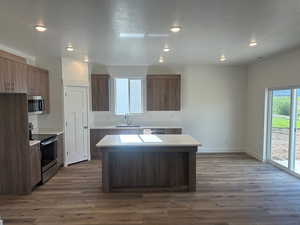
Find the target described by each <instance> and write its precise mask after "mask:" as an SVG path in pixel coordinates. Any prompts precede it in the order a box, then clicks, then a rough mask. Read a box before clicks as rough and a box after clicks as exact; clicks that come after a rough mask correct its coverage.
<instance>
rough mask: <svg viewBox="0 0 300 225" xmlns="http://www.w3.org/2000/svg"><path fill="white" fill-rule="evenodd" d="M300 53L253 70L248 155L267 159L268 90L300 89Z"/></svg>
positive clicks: (249, 106)
mask: <svg viewBox="0 0 300 225" xmlns="http://www.w3.org/2000/svg"><path fill="white" fill-rule="evenodd" d="M299 59H300V49H297V50H294V51H291V52H288V53H284V54H281V55H278V56H274V57H271V58H269V59H267V60H265V61H263V62H260V63H256V64H253V65H251V66H249V71H248V93H247V95H248V108H247V111H248V124H247V128H248V129H247V152H248V153H249V154H251V155H252V156H254V157H256V158H259V159H263V152H264V111H265V90H266V89H267V88H273V87H285V86H290V85H300V72H299V71H300V61H299Z"/></svg>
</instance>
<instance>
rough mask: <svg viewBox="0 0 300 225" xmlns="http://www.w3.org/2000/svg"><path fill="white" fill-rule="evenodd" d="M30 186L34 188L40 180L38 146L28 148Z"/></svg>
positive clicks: (39, 152)
mask: <svg viewBox="0 0 300 225" xmlns="http://www.w3.org/2000/svg"><path fill="white" fill-rule="evenodd" d="M30 156H31V157H30V159H31V186H32V187H34V186H36V185H37V184H38V183H39V182H40V181H41V180H42V171H41V151H40V145H39V144H36V145H34V146H30Z"/></svg>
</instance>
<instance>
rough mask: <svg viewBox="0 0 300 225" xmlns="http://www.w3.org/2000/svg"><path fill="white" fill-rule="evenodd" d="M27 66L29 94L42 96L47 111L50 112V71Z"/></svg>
mask: <svg viewBox="0 0 300 225" xmlns="http://www.w3.org/2000/svg"><path fill="white" fill-rule="evenodd" d="M27 68H28V71H27V78H28V79H27V83H28V95H33V96H42V97H43V99H44V102H45V112H46V113H49V112H50V107H49V105H50V103H49V101H50V99H49V72H48V71H47V70H44V69H41V68H37V67H35V66H28V67H27Z"/></svg>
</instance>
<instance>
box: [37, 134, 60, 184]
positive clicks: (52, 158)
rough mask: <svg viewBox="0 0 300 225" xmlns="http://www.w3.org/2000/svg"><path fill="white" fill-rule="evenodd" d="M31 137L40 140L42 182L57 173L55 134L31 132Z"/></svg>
mask: <svg viewBox="0 0 300 225" xmlns="http://www.w3.org/2000/svg"><path fill="white" fill-rule="evenodd" d="M32 138H33V139H34V140H39V141H41V143H40V149H41V165H42V171H41V173H42V183H43V184H44V183H46V182H47V181H48V180H49V179H50V178H51V177H53V176H54V175H55V174H56V173H57V135H51V134H33V135H32Z"/></svg>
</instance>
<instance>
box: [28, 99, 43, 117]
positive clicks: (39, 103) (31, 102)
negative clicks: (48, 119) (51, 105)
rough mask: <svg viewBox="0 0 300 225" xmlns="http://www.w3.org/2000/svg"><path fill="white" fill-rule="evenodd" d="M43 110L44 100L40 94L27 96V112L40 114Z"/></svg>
mask: <svg viewBox="0 0 300 225" xmlns="http://www.w3.org/2000/svg"><path fill="white" fill-rule="evenodd" d="M44 111H45V102H44V99H43V97H42V96H28V113H29V114H42V113H44Z"/></svg>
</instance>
